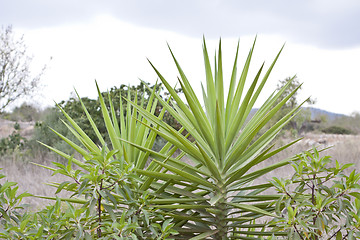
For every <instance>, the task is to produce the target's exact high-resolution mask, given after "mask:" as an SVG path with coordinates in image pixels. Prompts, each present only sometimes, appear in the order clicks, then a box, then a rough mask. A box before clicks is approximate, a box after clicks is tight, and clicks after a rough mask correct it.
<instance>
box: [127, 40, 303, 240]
mask: <svg viewBox="0 0 360 240" xmlns="http://www.w3.org/2000/svg"><path fill="white" fill-rule="evenodd" d="M254 44H255V42H254ZM253 49H254V48H251V50H250V51H249V55H248V57H247V60H246V62H245V66H244V68H243V69H242V73H241V76H240V79H239V80H237V77H236V73H237V58H238V52H237V51H236V57H235V61H234V65H233V71H232V74H231V79H230V86H229V89H227V92H226V93H225V89H224V84H223V81H224V79H223V66H222V51H221V43H220V44H219V49H218V54H217V55H216V56H215V63H214V68H212V67H211V64H210V60H209V56H208V52H207V48H206V44H205V41H204V45H203V53H204V61H205V72H206V82H205V85H206V88H205V86H202V90H203V99H199V98H198V97H197V96H198V95H197V94H196V93H195V91H194V89H193V88H192V86H191V84H190V82H191V81H189V80H188V79H187V77H186V75H185V73H184V72H183V70H182V69H181V67H180V65H179V63H178V61H177V60H176V58H175V57H174V55H173V53H172V51H171V50H170V51H171V54H172V56H173V59H174V62H175V65H176V67H177V69H178V71H179V76H180V77H179V84H180V86H181V88H182V90H183V93H184V95H185V99H186V102H185V101H183V100H182V99H181V98H180V97H178V96H177V94H176V92H175V91H174V89H173V88H172V87H171V86H170V84H169V83H168V82H167V81H166V79H165V78H164V77H163V76H162V75H161V74H160V72H159V71H158V70H157V69H156V68H155V67H154V66H153V68H154V70H155V71H156V73H157V74H158V77H159V79H160V80H161V82H162V83H163V84H164V86H165V87H166V89H167V90H168V91H169V93H170V95H171V99H170V103H172V104H169V103H167V102H165V101H164V100H162V99H161V97H159V96H158V95H156V96H157V99H158V101H159V102H160V103H161V104H162V106H163V107H164V109H166V111H168V112H169V113H170V114H171V115H172V116H174V118H175V119H176V120H177V121H178V122H179V123H180V124H181V125H182V126H183V127H184V129H186V130H187V131H188V133H189V134H190V136H191V137H192V139H193V140H192V141H191V140H189V139H188V138H186V137H184V136H183V135H182V133H181V132H178V131H176V130H174V129H173V128H172V127H170V126H169V125H168V124H166V123H164V122H163V121H162V120H161V119H159V118H157V117H156V116H154V115H153V114H151V113H150V112H149V111H146V110H144V109H142V108H140V107H137V106H136V104H134V103H132V106H133V107H134V108H136V109H137V111H139V113H140V114H141V115H142V116H143V117H144V118H145V119H146V120H147V121H148V122H149V124H150V126H154V127H152V129H153V130H154V131H156V133H157V134H159V135H160V136H162V137H163V138H164V139H166V140H167V141H168V142H169V143H171V144H172V145H174V146H176V147H177V148H179V149H180V150H181V151H182V154H184V155H186V156H187V158H188V160H187V161H179V160H178V159H174V158H172V157H170V156H169V155H167V154H163V153H156V152H152V151H151V150H150V149H148V148H147V149H146V148H144V147H141V146H138V145H136V144H133V146H136V147H138V148H139V149H143V150H146V151H147V152H150V156H151V157H154V158H155V159H153V162H155V163H156V164H158V168H160V169H161V172H158V169H156V171H154V170H138V172H139V173H141V174H143V175H145V176H148V177H153V178H154V179H153V181H152V182H151V183H150V184H147V185H144V186H142V187H141V189H142V190H148V188H149V187H150V186H151V187H152V188H154V191H155V192H156V193H157V191H159V190H156V189H158V188H159V189H161V195H158V196H157V197H158V198H159V199H156V201H157V204H156V207H157V208H159V209H160V210H162V211H163V215H164V216H168V217H171V218H174V223H175V225H174V229H176V230H177V231H178V232H179V233H180V236H181V237H182V238H183V239H241V238H244V239H246V238H247V237H248V236H268V235H269V234H270V235H272V234H274V235H281V234H282V233H279V232H270V233H269V232H267V233H264V232H263V231H262V229H263V228H264V227H265V224H262V223H261V222H258V220H260V219H261V218H262V217H264V216H273V211H274V209H273V207H272V205H271V201H272V200H274V198H275V199H277V196H272V195H271V196H269V195H261V196H260V195H259V194H260V193H262V192H263V191H265V190H267V189H268V188H269V185H266V184H265V185H264V184H259V185H258V184H255V185H252V184H251V183H252V182H253V181H254V180H256V179H258V178H260V177H261V176H263V175H264V174H266V173H268V172H271V171H272V170H273V169H276V168H279V167H281V166H284V165H286V164H288V163H289V161H290V160H295V159H296V158H297V157H296V156H295V157H294V158H289V159H284V160H283V161H280V162H278V163H276V164H273V165H270V166H266V167H263V168H258V169H257V170H253V169H254V167H255V166H258V164H259V163H261V162H264V161H266V160H267V159H268V158H270V157H271V156H273V155H275V154H276V153H278V152H280V151H282V150H283V149H285V148H287V147H289V146H290V145H292V144H293V143H294V142H293V143H290V144H288V145H285V146H282V147H280V148H279V149H272V147H273V146H269V145H270V143H271V142H272V140H273V139H274V138H275V137H276V135H277V134H278V133H279V131H280V130H281V128H282V127H284V126H285V125H286V124H287V123H288V122H289V121H290V120H292V118H293V116H294V115H296V112H297V110H298V108H294V109H292V110H290V111H289V112H288V113H287V114H286V115H285V116H284V117H283V118H281V119H279V121H275V122H274V124H273V125H272V126H271V127H270V128H269V129H268V130H267V131H265V132H264V133H263V134H259V133H260V131H261V130H262V129H263V128H264V126H265V125H266V124H267V123H269V121H270V120H271V119H272V118H273V117H274V116H275V114H276V113H277V112H278V111H279V109H281V107H282V106H283V105H284V104H285V103H286V102H287V101H288V100H289V98H290V97H291V96H292V95H293V94H294V93H295V92H296V89H295V90H294V91H291V93H290V94H289V95H288V96H286V97H285V98H284V99H282V100H281V101H279V97H280V96H281V95H282V94H283V93H284V91H285V90H287V89H288V87H289V85H290V83H291V81H290V82H288V83H287V84H286V85H285V86H284V87H283V88H282V89H281V90H279V91H278V92H275V93H274V94H272V95H271V96H270V97H269V98H268V99H267V100H266V101H265V103H264V104H263V105H262V107H261V108H260V109H259V110H258V111H257V113H256V114H255V115H254V116H253V117H252V118H251V119H250V120H249V121H246V120H247V117H248V116H249V114H250V111H251V109H252V108H253V106H254V104H255V102H256V100H257V98H258V96H259V94H260V93H261V91H262V89H263V87H264V85H265V83H266V81H267V80H268V77H269V75H270V73H271V70H272V69H273V67H274V65H275V63H276V61H277V59H278V57H279V55H280V52H281V51H280V52H279V53H278V55H277V56H276V58H275V60H274V61H273V62H272V64H271V65H270V66H269V68H268V70H267V71H266V73H265V74H264V76H262V77H261V75H262V71H263V66H261V68H260V69H259V70H258V72H257V74H256V76H255V77H254V79H253V80H252V82H251V84H250V87H249V89H247V90H246V89H245V88H244V86H245V82H246V80H247V74H248V70H249V66H250V63H251V58H252V53H253ZM156 126H158V127H156ZM159 157H161V158H159ZM163 159H165V160H166V161H164V160H163ZM179 239H180V238H179ZM250 239H251V238H250Z"/></svg>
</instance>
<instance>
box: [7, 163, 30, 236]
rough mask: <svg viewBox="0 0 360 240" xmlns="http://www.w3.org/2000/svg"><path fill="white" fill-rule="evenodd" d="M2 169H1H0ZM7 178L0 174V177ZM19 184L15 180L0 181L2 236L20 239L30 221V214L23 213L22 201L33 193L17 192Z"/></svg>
mask: <svg viewBox="0 0 360 240" xmlns="http://www.w3.org/2000/svg"><path fill="white" fill-rule="evenodd" d="M0 170H1V169H0ZM3 178H5V176H4V175H3V174H0V179H3ZM17 190H18V186H17V183H15V182H8V181H6V182H4V183H3V184H1V183H0V238H2V239H20V238H22V237H23V236H22V232H23V230H24V228H25V227H26V224H27V222H28V220H27V219H28V215H27V214H24V213H23V210H24V206H23V205H22V204H21V201H22V199H23V198H24V197H29V196H31V194H29V193H22V194H19V195H18V194H17Z"/></svg>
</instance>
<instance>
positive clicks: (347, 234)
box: [270, 149, 360, 240]
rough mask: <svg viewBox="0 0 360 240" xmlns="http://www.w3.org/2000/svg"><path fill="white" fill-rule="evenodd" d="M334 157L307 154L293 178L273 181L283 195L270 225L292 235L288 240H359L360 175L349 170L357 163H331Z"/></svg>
mask: <svg viewBox="0 0 360 240" xmlns="http://www.w3.org/2000/svg"><path fill="white" fill-rule="evenodd" d="M331 162H332V160H331V157H330V156H325V157H320V155H319V152H318V151H317V150H316V149H314V152H313V153H310V152H305V153H303V154H302V156H301V159H300V160H299V161H297V162H293V163H292V166H293V168H294V170H295V173H294V175H293V176H292V177H291V178H290V179H278V178H276V177H274V178H273V180H272V181H271V183H272V184H273V185H274V186H275V187H276V189H277V191H278V192H279V193H281V194H283V195H282V197H281V198H279V200H277V202H276V213H277V215H278V217H276V218H275V219H274V220H273V221H272V222H271V223H270V224H273V225H275V226H276V227H275V228H274V229H275V230H276V231H282V232H287V233H288V236H287V237H288V239H294V240H296V239H313V240H316V239H328V240H330V239H336V240H340V239H359V238H360V192H359V190H360V185H359V180H360V174H359V173H356V172H355V170H353V171H352V172H351V173H350V174H349V175H347V174H346V173H345V171H344V170H345V169H347V168H349V167H350V166H352V165H353V164H345V165H340V164H339V162H338V161H336V164H335V166H333V164H331Z"/></svg>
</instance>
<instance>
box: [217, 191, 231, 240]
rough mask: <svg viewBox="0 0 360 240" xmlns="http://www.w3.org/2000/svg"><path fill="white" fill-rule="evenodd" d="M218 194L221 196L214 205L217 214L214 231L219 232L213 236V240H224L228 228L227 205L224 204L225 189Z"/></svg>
mask: <svg viewBox="0 0 360 240" xmlns="http://www.w3.org/2000/svg"><path fill="white" fill-rule="evenodd" d="M218 194H220V195H221V197H220V199H219V200H218V202H217V203H216V204H215V207H216V210H218V214H216V229H217V230H219V232H218V233H217V234H216V235H215V238H214V239H217V240H226V239H228V237H227V233H228V227H227V220H226V218H227V214H228V210H227V209H226V208H227V204H226V189H220V191H219V192H218Z"/></svg>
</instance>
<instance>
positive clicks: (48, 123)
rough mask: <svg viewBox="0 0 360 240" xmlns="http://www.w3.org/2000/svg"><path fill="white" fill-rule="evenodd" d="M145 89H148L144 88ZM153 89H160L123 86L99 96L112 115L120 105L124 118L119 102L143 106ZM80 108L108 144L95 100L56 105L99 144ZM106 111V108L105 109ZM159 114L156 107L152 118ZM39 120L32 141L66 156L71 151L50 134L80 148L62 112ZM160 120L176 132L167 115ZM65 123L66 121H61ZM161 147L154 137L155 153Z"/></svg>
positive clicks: (50, 111)
mask: <svg viewBox="0 0 360 240" xmlns="http://www.w3.org/2000/svg"><path fill="white" fill-rule="evenodd" d="M145 86H148V87H149V88H147V87H145ZM154 88H156V90H157V91H161V85H152V86H150V84H149V83H143V82H140V83H139V84H138V85H137V86H127V85H124V84H122V85H120V87H119V88H118V87H112V88H111V89H110V90H109V91H107V92H102V95H103V99H104V101H105V104H106V106H110V103H109V97H110V98H111V101H112V103H111V104H112V106H113V108H114V111H115V112H116V113H117V114H118V113H119V112H120V104H121V106H122V109H123V113H124V115H126V114H127V102H126V101H124V100H123V98H128V97H129V99H130V100H134V99H135V98H136V99H137V101H139V102H140V101H142V104H143V106H147V104H148V101H149V97H150V95H151V90H152V89H154ZM176 91H177V92H181V90H180V89H176ZM166 96H167V93H166V92H164V93H162V97H163V98H164V99H165V100H166ZM83 105H84V107H85V108H86V109H87V112H88V114H89V115H90V116H91V118H92V121H93V122H94V124H95V125H96V127H97V129H98V131H99V133H100V134H101V136H102V138H103V139H104V140H105V142H106V143H107V144H109V143H110V142H109V141H110V139H109V136H108V133H107V129H106V126H105V122H104V120H103V116H102V110H101V108H100V107H99V105H100V100H99V99H96V100H94V99H90V98H87V97H82V98H80V99H79V98H76V97H72V98H70V99H69V100H67V101H61V102H60V103H58V106H59V107H61V108H62V109H63V110H64V111H65V112H66V113H67V114H69V115H70V116H71V117H72V119H73V120H74V121H75V122H76V123H77V125H78V126H79V127H80V128H81V129H82V130H83V131H84V133H85V134H86V135H87V136H88V137H89V138H90V139H92V140H93V141H94V142H95V144H101V142H100V140H99V138H98V136H97V135H96V133H95V131H94V129H93V127H92V126H91V124H90V122H89V119H88V117H87V114H86V113H85V112H84V111H83ZM107 109H108V110H109V111H110V108H109V107H107ZM160 111H161V106H160V105H157V107H156V110H155V114H156V115H159V114H160ZM42 115H43V116H42V120H41V121H38V122H37V123H36V125H35V133H34V137H33V138H32V139H34V140H36V141H40V142H42V143H44V144H46V145H49V146H52V147H54V148H56V149H58V150H60V151H63V152H67V153H69V154H73V153H75V150H74V149H73V148H71V146H69V145H68V144H67V143H66V142H64V141H63V140H62V139H61V138H59V137H57V136H56V134H54V132H53V130H56V132H58V133H60V134H61V135H63V136H65V137H66V138H68V139H70V140H72V141H74V142H76V143H77V144H80V142H78V140H77V139H76V137H75V136H74V135H73V133H72V132H71V130H70V129H69V128H67V127H66V125H64V122H63V121H64V118H63V114H62V112H61V111H60V110H59V108H58V107H55V108H49V109H47V110H45V111H44V113H43V114H42ZM163 120H164V121H166V122H167V123H169V125H170V126H173V127H174V128H175V129H178V130H179V129H180V128H181V125H180V124H179V123H178V122H177V121H176V120H175V119H174V118H173V117H172V116H171V115H170V114H169V113H168V112H166V113H164V117H163ZM65 121H66V120H65ZM119 125H120V123H119ZM31 146H32V149H36V150H39V147H37V146H36V144H34V143H33V142H32V144H31ZM163 146H164V140H163V139H161V138H160V137H157V141H156V146H155V149H157V150H159V149H161V148H162V147H163Z"/></svg>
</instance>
